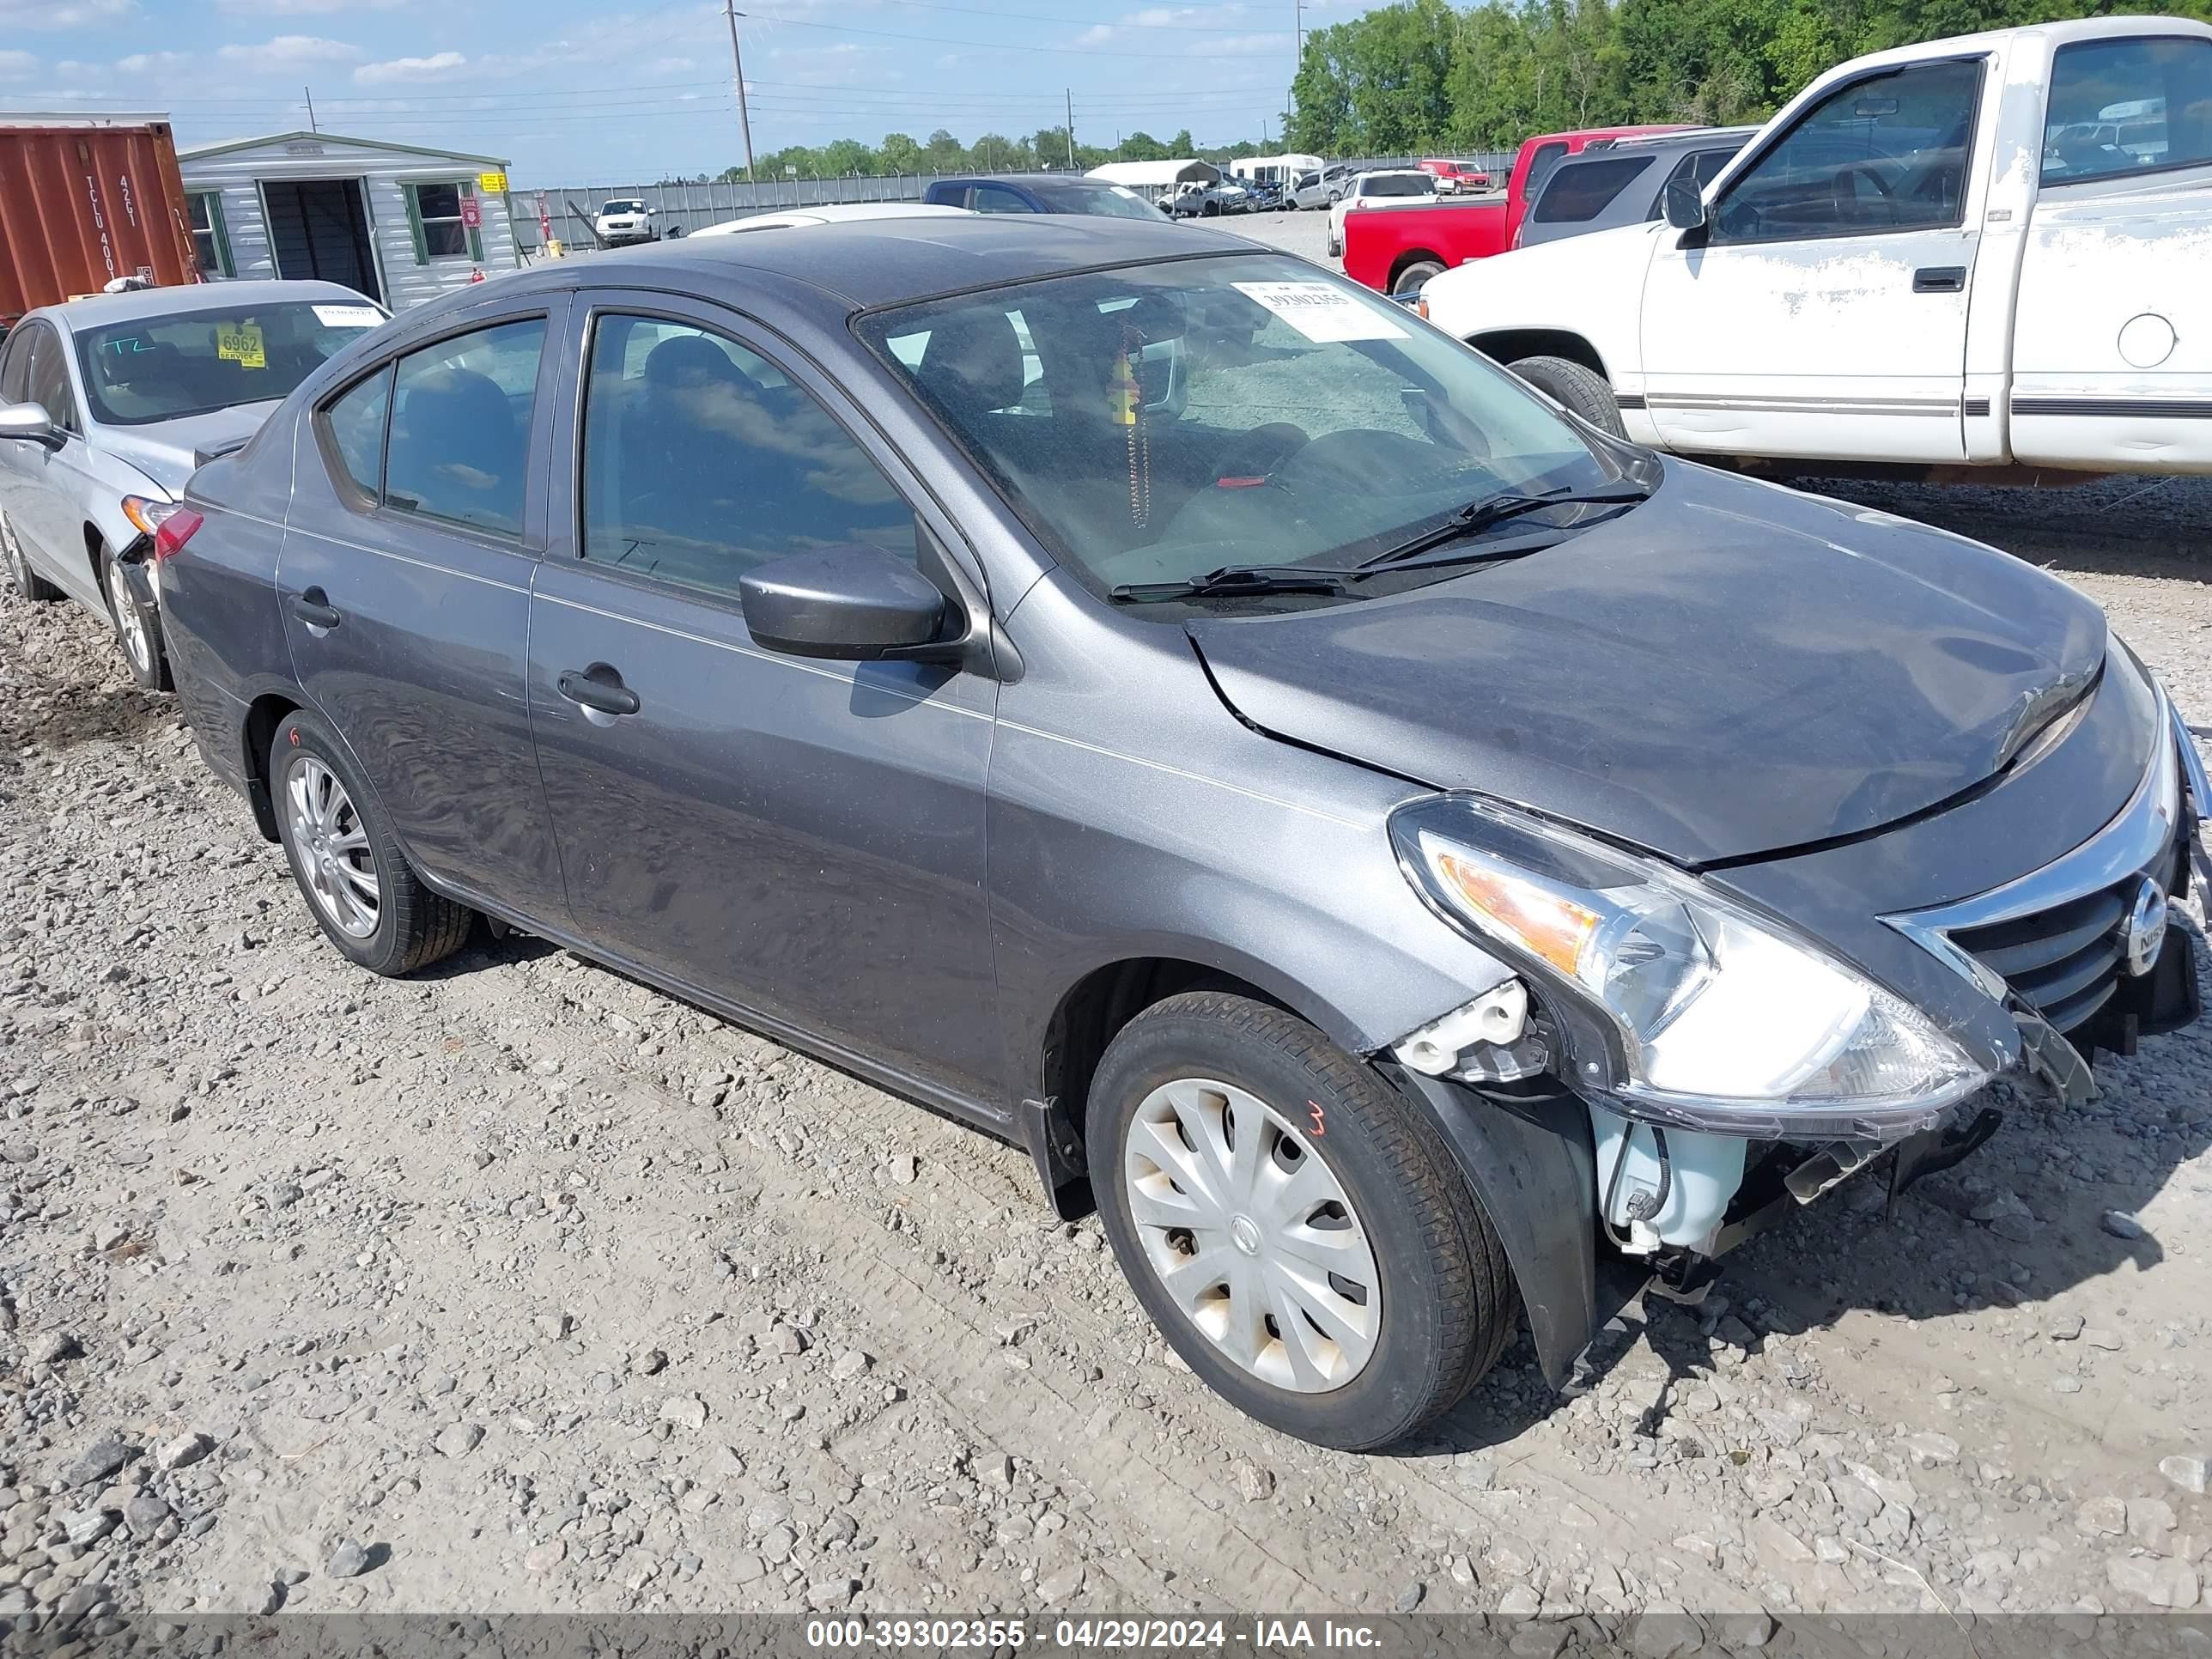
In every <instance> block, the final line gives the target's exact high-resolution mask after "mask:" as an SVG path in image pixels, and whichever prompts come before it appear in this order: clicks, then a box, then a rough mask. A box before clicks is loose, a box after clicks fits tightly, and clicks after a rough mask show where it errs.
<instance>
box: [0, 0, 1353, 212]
mask: <svg viewBox="0 0 2212 1659" xmlns="http://www.w3.org/2000/svg"><path fill="white" fill-rule="evenodd" d="M1370 3H1372V0H1306V3H1305V19H1306V23H1307V26H1308V27H1316V26H1318V25H1320V24H1322V23H1327V22H1332V21H1339V20H1340V19H1342V18H1345V17H1348V16H1352V15H1355V14H1357V13H1358V12H1361V11H1364V10H1365V9H1367V8H1368V6H1369V4H1370ZM1293 4H1294V0H1191V3H1188V4H1170V5H1138V4H1109V5H1103V6H1102V5H1098V4H1090V5H1085V4H1082V3H1078V0H739V3H738V9H739V10H740V11H741V12H743V13H745V14H747V15H745V16H744V18H743V19H742V20H741V21H740V23H739V26H738V27H739V28H740V30H741V32H742V34H741V38H742V40H743V44H744V63H745V82H746V88H747V99H748V101H749V103H750V106H751V113H752V129H753V145H754V148H755V149H756V150H757V151H759V152H766V151H769V150H772V149H777V148H779V147H781V146H782V145H785V144H790V143H809V144H813V143H823V142H824V141H826V140H828V139H831V138H836V137H847V136H851V137H860V138H865V139H866V140H867V141H869V142H870V143H873V142H875V141H877V140H878V139H880V138H881V137H882V136H883V135H884V133H886V132H892V131H904V132H908V133H911V134H913V135H914V136H915V137H916V138H924V137H927V136H928V134H929V132H930V131H932V130H933V129H934V128H936V127H939V126H943V127H946V128H949V129H951V131H952V132H953V133H954V134H955V135H957V137H959V138H960V139H962V140H963V142H969V141H972V140H973V139H974V138H975V137H977V136H978V135H979V134H981V133H983V132H986V131H998V132H1003V133H1006V134H1008V135H1021V134H1025V133H1029V132H1033V131H1036V129H1037V128H1039V127H1042V126H1057V125H1060V121H1061V119H1062V107H1063V105H1062V92H1063V88H1067V89H1072V90H1073V94H1074V100H1075V130H1076V136H1077V137H1079V138H1080V139H1081V140H1083V141H1084V142H1085V143H1106V144H1110V143H1113V142H1115V137H1116V135H1117V134H1118V133H1121V132H1128V131H1136V130H1138V129H1143V130H1144V131H1148V132H1151V133H1152V134H1153V135H1155V136H1156V137H1160V138H1168V137H1172V136H1173V135H1174V134H1175V132H1176V131H1177V129H1179V128H1182V127H1185V126H1188V128H1190V130H1191V131H1192V132H1193V133H1194V135H1195V136H1196V137H1197V138H1198V139H1199V140H1200V142H1201V143H1213V142H1219V143H1233V142H1234V141H1236V140H1237V139H1239V138H1248V137H1249V138H1252V139H1255V140H1258V139H1260V138H1261V137H1262V130H1263V124H1264V126H1265V131H1266V135H1267V137H1270V138H1273V137H1275V136H1277V135H1278V134H1279V128H1278V127H1277V126H1276V125H1275V121H1276V118H1277V115H1278V112H1279V111H1280V110H1281V109H1282V107H1283V105H1284V101H1285V94H1286V93H1287V89H1288V86H1289V82H1290V77H1291V68H1292V57H1293V53H1292V47H1291V38H1292V37H1291V29H1292V11H1293ZM302 88H312V89H313V94H314V100H315V112H316V116H317V118H318V119H319V122H320V124H321V125H322V126H323V127H324V129H325V130H326V131H335V132H344V133H349V134H356V135H360V136H364V137H386V138H393V139H398V140H400V141H402V142H404V143H421V144H429V145H435V146H440V147H443V148H450V149H461V150H467V151H472V152H476V153H478V154H483V155H503V156H507V157H509V158H511V160H512V161H513V178H514V179H515V182H516V184H517V185H545V184H563V185H584V184H616V183H627V182H631V181H634V180H635V181H645V182H650V181H651V180H652V179H656V178H659V177H660V176H662V175H664V174H675V173H685V174H691V173H701V172H706V173H717V172H720V170H721V169H722V168H723V167H727V166H729V165H731V164H732V163H733V162H735V161H738V159H739V155H740V150H739V145H738V135H737V108H736V100H735V97H734V94H732V90H731V86H730V42H729V32H728V26H727V24H726V22H725V21H723V17H722V11H721V4H720V0H674V3H664V0H633V3H629V4H628V5H626V6H623V7H611V6H607V5H604V4H594V3H589V0H0V112H6V111H8V110H21V109H37V108H87V109H89V108H108V109H130V110H166V111H167V112H169V113H170V115H171V117H172V118H173V120H174V122H175V124H176V131H177V137H178V142H179V143H180V144H182V145H185V146H187V147H189V146H191V145H193V144H198V143H210V142H214V141H217V140H221V139H225V138H234V137H251V136H254V135H257V134H260V133H267V132H277V131H287V130H289V129H291V128H295V127H304V126H306V125H307V110H306V106H305V104H304V102H303V95H304V94H303V93H302V90H301V89H302Z"/></svg>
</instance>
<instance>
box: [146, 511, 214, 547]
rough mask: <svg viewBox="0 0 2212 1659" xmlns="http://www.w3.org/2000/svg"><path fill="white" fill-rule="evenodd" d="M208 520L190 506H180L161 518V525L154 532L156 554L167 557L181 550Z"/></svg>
mask: <svg viewBox="0 0 2212 1659" xmlns="http://www.w3.org/2000/svg"><path fill="white" fill-rule="evenodd" d="M206 522H207V520H205V519H204V518H202V517H201V516H200V515H199V514H198V513H195V512H193V511H192V510H191V508H190V507H179V508H178V509H177V510H176V511H175V512H173V513H171V514H169V516H168V517H167V518H166V519H164V520H161V528H160V529H159V530H157V531H155V532H154V556H155V558H157V559H166V558H169V557H172V556H174V555H175V554H177V553H178V552H179V551H181V550H183V548H184V545H185V543H186V542H188V541H190V540H191V538H192V535H193V533H194V532H196V531H197V530H198V529H199V527H200V526H202V525H204V524H205V523H206Z"/></svg>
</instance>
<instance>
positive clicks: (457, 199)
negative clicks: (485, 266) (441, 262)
mask: <svg viewBox="0 0 2212 1659" xmlns="http://www.w3.org/2000/svg"><path fill="white" fill-rule="evenodd" d="M475 193H476V192H475V191H474V190H473V189H472V188H471V186H470V185H465V184H438V185H408V186H407V222H408V228H410V230H412V231H413V232H414V234H415V263H416V264H418V265H427V264H429V263H430V261H431V260H433V259H474V260H477V261H478V262H479V263H481V262H482V261H483V239H482V238H481V237H480V236H478V235H477V233H476V232H475V231H473V230H471V229H470V228H469V227H468V226H467V225H465V224H464V223H462V222H461V203H462V200H463V199H464V198H465V197H471V196H473V195H475Z"/></svg>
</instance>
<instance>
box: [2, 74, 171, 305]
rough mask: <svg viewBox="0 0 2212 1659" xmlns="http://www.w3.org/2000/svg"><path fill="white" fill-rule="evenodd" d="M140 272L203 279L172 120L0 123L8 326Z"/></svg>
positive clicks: (58, 118)
mask: <svg viewBox="0 0 2212 1659" xmlns="http://www.w3.org/2000/svg"><path fill="white" fill-rule="evenodd" d="M140 274H143V275H146V276H151V277H152V278H153V280H154V282H155V283H156V284H157V285H163V286H166V285H167V284H169V283H196V282H197V281H199V280H200V277H199V270H198V267H197V264H196V263H195V261H194V259H193V256H192V232H191V222H190V220H189V219H188V217H187V216H186V212H185V186H184V180H183V179H180V178H179V176H178V173H177V146H176V142H175V140H174V139H173V138H172V137H170V134H169V124H168V123H167V121H157V120H150V119H149V120H137V119H135V118H130V117H125V118H122V119H121V120H119V121H106V120H100V119H98V118H89V117H76V116H68V115H55V116H46V115H35V116H30V117H22V118H12V119H9V120H0V330H4V329H5V328H7V327H8V326H9V325H11V324H12V323H14V322H15V319H17V318H19V317H21V315H22V314H23V313H25V312H27V311H31V310H34V309H36V308H37V307H40V306H44V305H52V304H54V303H55V302H57V301H62V300H66V299H69V298H71V297H72V296H74V295H80V294H97V293H98V292H100V289H103V288H105V287H106V285H107V284H108V283H111V282H112V281H114V280H115V279H116V278H117V277H118V276H135V275H140Z"/></svg>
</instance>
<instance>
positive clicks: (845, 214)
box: [691, 202, 968, 237]
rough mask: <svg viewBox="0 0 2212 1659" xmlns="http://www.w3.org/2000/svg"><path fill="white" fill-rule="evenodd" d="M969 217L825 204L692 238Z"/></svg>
mask: <svg viewBox="0 0 2212 1659" xmlns="http://www.w3.org/2000/svg"><path fill="white" fill-rule="evenodd" d="M967 213H968V210H967V209H966V208H957V207H950V206H945V205H944V204H939V203H934V202H824V203H823V204H821V205H820V206H818V207H796V208H781V209H775V210H770V211H769V212H767V213H749V214H747V215H745V216H744V218H742V219H725V220H723V221H722V222H720V223H719V224H712V225H705V226H702V227H701V228H699V229H697V230H695V231H693V232H692V233H691V234H693V235H694V236H714V237H721V236H733V235H736V234H738V233H740V232H743V231H748V230H794V229H797V228H799V227H801V226H804V225H842V224H852V223H854V222H859V221H860V220H864V219H939V218H945V217H948V216H952V215H955V214H959V215H967Z"/></svg>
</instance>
